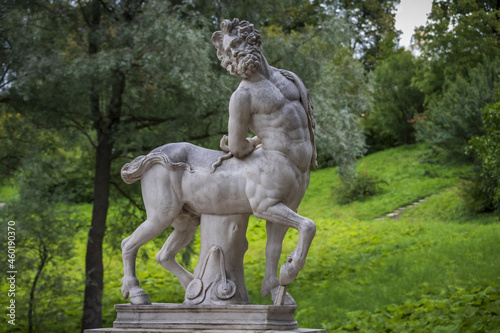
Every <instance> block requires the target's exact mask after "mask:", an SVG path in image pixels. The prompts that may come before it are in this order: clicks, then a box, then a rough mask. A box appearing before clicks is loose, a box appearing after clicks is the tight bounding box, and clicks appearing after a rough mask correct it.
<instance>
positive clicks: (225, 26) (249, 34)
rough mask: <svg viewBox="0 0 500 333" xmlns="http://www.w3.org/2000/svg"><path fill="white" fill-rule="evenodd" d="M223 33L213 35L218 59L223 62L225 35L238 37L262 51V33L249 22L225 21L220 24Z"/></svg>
mask: <svg viewBox="0 0 500 333" xmlns="http://www.w3.org/2000/svg"><path fill="white" fill-rule="evenodd" d="M220 28H221V31H216V32H214V33H213V35H212V43H213V44H214V46H215V47H216V48H217V57H218V58H219V60H221V59H222V58H223V56H224V51H223V49H222V39H223V37H224V35H229V36H236V37H238V38H241V39H243V40H245V41H246V42H247V44H248V45H250V46H251V47H252V48H254V49H258V50H259V51H260V47H261V45H262V38H261V37H260V32H259V31H258V30H256V29H255V28H254V25H253V24H252V23H250V22H248V21H241V22H240V20H239V19H237V18H235V19H233V20H232V21H231V20H223V21H222V22H221V24H220Z"/></svg>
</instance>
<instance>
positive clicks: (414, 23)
mask: <svg viewBox="0 0 500 333" xmlns="http://www.w3.org/2000/svg"><path fill="white" fill-rule="evenodd" d="M431 5H432V0H401V3H400V4H399V6H398V11H397V13H396V29H398V30H401V31H403V34H402V35H401V41H400V42H399V43H400V45H401V46H405V47H408V46H409V45H410V40H411V36H412V35H413V32H414V30H415V27H418V26H421V25H424V24H425V21H426V19H427V14H428V13H430V11H431Z"/></svg>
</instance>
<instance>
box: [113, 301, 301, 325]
mask: <svg viewBox="0 0 500 333" xmlns="http://www.w3.org/2000/svg"><path fill="white" fill-rule="evenodd" d="M115 309H116V312H117V319H116V321H115V322H114V323H113V327H114V328H141V329H160V328H161V329H167V328H168V329H191V330H200V329H212V330H213V329H218V330H220V331H234V330H246V331H248V330H279V331H283V330H293V329H296V328H297V322H296V321H295V319H294V317H293V314H294V312H295V309H296V307H295V306H276V305H235V304H229V305H217V306H208V305H185V304H165V303H153V304H151V305H136V306H134V305H130V304H118V305H115Z"/></svg>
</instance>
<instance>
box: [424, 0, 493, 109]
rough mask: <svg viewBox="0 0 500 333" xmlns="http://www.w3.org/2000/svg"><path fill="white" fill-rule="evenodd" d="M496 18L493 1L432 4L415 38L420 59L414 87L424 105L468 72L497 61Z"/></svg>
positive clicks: (457, 0) (449, 0) (458, 0)
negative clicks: (422, 94) (422, 99)
mask: <svg viewBox="0 0 500 333" xmlns="http://www.w3.org/2000/svg"><path fill="white" fill-rule="evenodd" d="M499 14H500V7H499V5H498V2H497V1H495V0H488V1H480V0H440V1H433V5H432V10H431V13H430V15H429V17H428V22H427V24H426V26H425V27H420V28H419V29H418V30H417V32H416V34H415V39H416V45H417V46H418V47H419V49H420V50H421V52H422V59H423V61H422V62H423V63H422V64H421V65H420V68H421V70H420V71H419V74H418V78H417V80H416V85H417V86H418V87H419V89H421V90H422V91H423V92H424V93H425V95H426V101H427V102H430V101H431V100H432V99H434V98H439V96H440V95H441V94H442V93H443V91H442V87H443V86H444V85H447V84H449V82H453V81H454V80H455V77H456V76H457V75H460V76H462V77H466V78H467V75H468V73H469V68H472V67H476V66H478V64H488V63H492V62H495V61H497V60H498V58H499V56H500V48H499V47H498V43H499V41H500V39H499V38H500V37H499V35H498V31H499V30H500V21H499V20H498V17H499Z"/></svg>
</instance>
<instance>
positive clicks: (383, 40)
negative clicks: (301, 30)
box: [322, 0, 400, 71]
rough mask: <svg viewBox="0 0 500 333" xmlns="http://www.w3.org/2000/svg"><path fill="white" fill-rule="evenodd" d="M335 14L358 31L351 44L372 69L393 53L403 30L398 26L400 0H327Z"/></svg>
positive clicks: (326, 5) (328, 6) (366, 65)
mask: <svg viewBox="0 0 500 333" xmlns="http://www.w3.org/2000/svg"><path fill="white" fill-rule="evenodd" d="M322 2H323V3H324V6H325V7H326V8H327V9H329V10H330V11H331V13H333V15H340V16H343V17H344V18H345V19H346V21H347V22H348V23H349V24H350V25H351V26H352V30H353V32H354V35H353V40H352V44H351V47H352V48H353V49H354V50H355V51H356V53H357V54H359V55H360V56H361V61H362V62H363V64H364V66H365V68H366V69H367V70H368V71H372V70H373V69H374V68H375V67H376V66H377V63H378V61H380V60H381V59H384V58H385V57H387V56H388V55H390V54H391V53H392V50H393V49H394V48H395V47H396V45H397V38H398V35H399V33H400V32H399V31H397V30H396V28H395V16H396V5H397V4H399V2H400V0H383V1H375V0H354V1H353V0H324V1H322Z"/></svg>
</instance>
